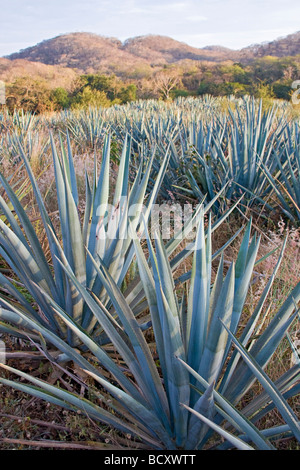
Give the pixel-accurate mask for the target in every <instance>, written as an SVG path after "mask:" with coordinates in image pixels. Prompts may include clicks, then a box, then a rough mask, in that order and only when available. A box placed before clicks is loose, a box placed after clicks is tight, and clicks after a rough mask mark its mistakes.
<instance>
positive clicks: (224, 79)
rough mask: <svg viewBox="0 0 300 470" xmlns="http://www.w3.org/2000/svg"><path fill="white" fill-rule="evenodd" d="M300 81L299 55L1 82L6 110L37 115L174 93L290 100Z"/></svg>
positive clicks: (161, 96) (103, 105)
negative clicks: (59, 82) (63, 83)
mask: <svg viewBox="0 0 300 470" xmlns="http://www.w3.org/2000/svg"><path fill="white" fill-rule="evenodd" d="M298 79H300V56H295V57H285V58H277V57H264V58H259V59H256V60H255V61H253V62H251V63H250V64H247V65H245V64H242V63H232V62H228V63H227V62H226V63H221V64H216V63H214V64H212V63H204V62H196V61H187V62H184V63H181V64H180V65H175V66H174V65H170V66H163V67H157V66H156V67H153V69H150V70H149V68H148V69H147V70H146V71H145V73H139V74H138V75H137V74H136V71H132V73H131V74H130V73H127V74H126V75H125V74H124V73H123V74H121V76H117V75H116V74H110V75H105V74H101V73H99V74H85V75H78V77H77V78H76V79H75V80H74V81H73V82H72V83H70V84H69V86H68V87H66V88H63V87H58V88H53V86H51V82H50V81H46V80H45V79H41V78H39V77H33V76H25V75H24V76H23V77H19V78H16V79H15V80H13V81H12V82H11V83H7V84H6V106H7V108H8V109H9V111H13V110H14V109H16V108H23V109H24V110H25V111H32V112H35V113H37V114H38V113H42V112H46V111H59V110H62V109H76V108H84V107H89V106H102V107H108V106H111V105H114V104H124V103H128V102H130V101H134V100H136V99H147V98H157V99H159V98H161V99H164V100H168V99H174V98H176V97H178V96H191V95H192V96H198V95H202V94H210V95H214V96H228V95H235V96H238V97H239V96H242V95H245V94H247V95H249V94H250V95H253V96H255V97H258V98H277V99H284V100H290V98H291V95H292V92H293V89H292V83H293V81H295V80H298Z"/></svg>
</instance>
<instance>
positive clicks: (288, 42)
mask: <svg viewBox="0 0 300 470" xmlns="http://www.w3.org/2000/svg"><path fill="white" fill-rule="evenodd" d="M241 53H242V54H245V55H246V56H247V55H248V56H249V55H253V56H254V57H265V56H275V57H286V56H295V55H299V54H300V31H298V32H297V33H294V34H289V35H288V36H286V37H284V38H279V39H277V40H276V41H271V42H267V43H263V44H254V45H252V46H249V47H246V48H244V49H242V50H241Z"/></svg>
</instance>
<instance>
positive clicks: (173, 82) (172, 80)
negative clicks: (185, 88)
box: [153, 69, 180, 100]
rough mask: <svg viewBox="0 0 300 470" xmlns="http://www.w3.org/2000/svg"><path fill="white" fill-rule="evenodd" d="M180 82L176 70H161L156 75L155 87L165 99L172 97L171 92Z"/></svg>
mask: <svg viewBox="0 0 300 470" xmlns="http://www.w3.org/2000/svg"><path fill="white" fill-rule="evenodd" d="M179 83H180V79H179V76H178V72H177V71H176V70H169V69H166V70H160V71H159V72H157V73H156V74H155V75H154V79H153V84H154V89H155V90H156V91H158V92H159V94H160V95H161V96H162V98H163V99H164V100H169V99H170V93H171V91H172V90H174V88H176V86H178V85H179Z"/></svg>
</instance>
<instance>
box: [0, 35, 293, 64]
mask: <svg viewBox="0 0 300 470" xmlns="http://www.w3.org/2000/svg"><path fill="white" fill-rule="evenodd" d="M297 54H300V32H297V33H295V34H291V35H289V36H287V37H285V38H279V39H277V40H275V41H272V42H269V43H264V44H255V45H251V46H249V47H245V48H243V49H241V50H239V51H236V50H231V49H228V48H226V47H222V46H206V47H203V48H196V47H192V46H189V45H188V44H185V43H183V42H180V41H176V40H175V39H172V38H169V37H166V36H159V35H147V36H139V37H135V38H130V39H127V40H126V41H125V42H124V43H122V42H121V41H120V40H119V39H116V38H109V37H104V36H99V35H97V34H92V33H84V32H83V33H70V34H63V35H61V36H57V37H55V38H52V39H47V40H44V41H42V42H41V43H39V44H37V45H35V46H33V47H28V48H26V49H23V50H21V51H19V52H16V53H14V54H11V55H9V56H7V59H9V60H16V59H18V60H19V59H23V60H27V61H31V62H40V63H43V64H46V65H59V66H61V67H68V68H71V69H76V70H77V71H79V72H84V73H95V72H100V71H101V72H116V71H117V72H118V71H119V72H120V71H121V72H122V71H126V70H131V69H132V68H135V67H139V66H147V67H153V66H163V65H167V64H174V63H180V62H181V61H190V60H191V61H205V62H212V63H220V62H223V61H228V60H230V61H241V62H246V63H247V62H251V60H253V59H256V58H258V57H264V56H277V57H284V56H295V55H297Z"/></svg>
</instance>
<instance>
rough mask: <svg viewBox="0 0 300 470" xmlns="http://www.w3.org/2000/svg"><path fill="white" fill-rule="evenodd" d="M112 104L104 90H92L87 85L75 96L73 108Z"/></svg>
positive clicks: (105, 106)
mask: <svg viewBox="0 0 300 470" xmlns="http://www.w3.org/2000/svg"><path fill="white" fill-rule="evenodd" d="M110 105H111V101H110V100H109V99H108V98H107V96H106V93H105V92H104V91H99V90H92V89H91V87H89V86H86V87H85V88H84V89H83V90H82V91H81V92H79V93H77V94H76V95H75V97H74V100H73V103H72V105H71V107H72V108H88V107H89V106H96V107H104V108H107V107H109V106H110Z"/></svg>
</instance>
